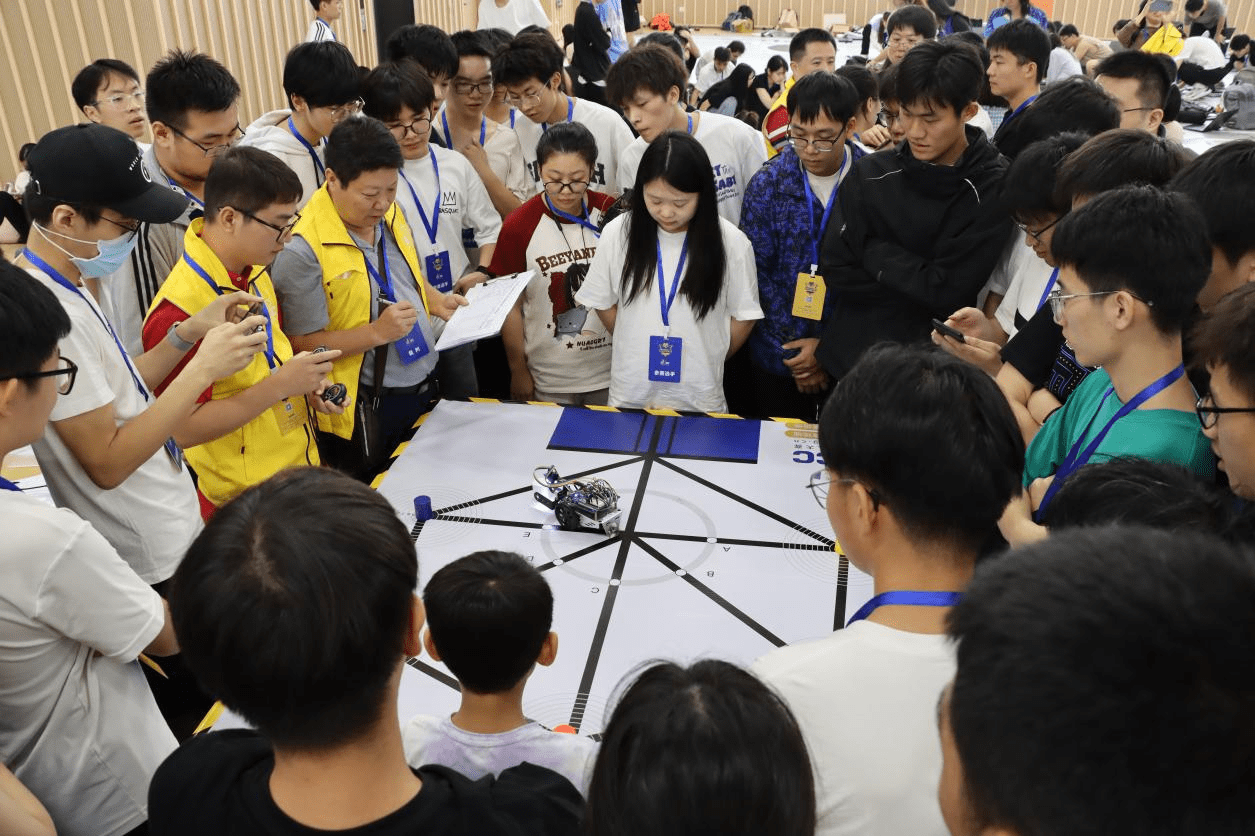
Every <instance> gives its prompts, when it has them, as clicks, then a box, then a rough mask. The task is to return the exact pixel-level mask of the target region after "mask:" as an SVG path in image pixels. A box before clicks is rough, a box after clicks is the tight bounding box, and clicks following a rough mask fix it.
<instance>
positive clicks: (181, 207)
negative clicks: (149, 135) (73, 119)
mask: <svg viewBox="0 0 1255 836" xmlns="http://www.w3.org/2000/svg"><path fill="white" fill-rule="evenodd" d="M26 166H27V168H28V169H30V174H31V185H32V186H33V187H34V188H35V190H36V191H37V192H38V193H39V194H40V195H43V196H45V197H50V198H52V199H53V200H56V201H59V202H63V203H72V204H82V205H87V206H97V207H105V208H108V209H112V210H114V211H115V212H118V213H120V214H122V215H125V216H126V217H128V218H134V219H135V220H137V221H145V222H147V223H156V224H164V223H170V222H171V221H173V220H175V219H176V218H178V217H179V216H180V215H182V214H183V212H184V211H185V210H186V209H187V205H188V199H187V198H186V197H184V196H183V195H182V194H181V193H179V192H176V191H174V190H172V189H170V188H169V187H167V186H160V185H157V184H156V183H154V182H152V180H150V179H149V177H148V171H147V170H146V169H145V168H144V158H143V154H142V153H141V152H140V149H139V146H138V145H136V144H135V140H133V139H131V138H130V137H129V136H127V135H126V134H124V133H122V132H121V131H119V130H116V129H114V128H109V127H106V126H104V125H97V124H95V123H91V124H86V125H71V126H70V127H68V128H57V129H56V130H55V131H51V132H49V133H46V134H44V136H43V138H42V139H40V140H39V142H38V143H37V144H36V145H35V147H34V148H33V149H31V152H30V155H29V156H28V157H27V158H26Z"/></svg>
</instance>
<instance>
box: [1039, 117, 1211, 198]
mask: <svg viewBox="0 0 1255 836" xmlns="http://www.w3.org/2000/svg"><path fill="white" fill-rule="evenodd" d="M1188 159H1189V157H1188V154H1187V153H1186V151H1185V149H1184V148H1182V147H1181V146H1180V145H1177V144H1176V143H1175V142H1172V141H1171V140H1168V139H1162V138H1160V137H1157V136H1151V135H1150V134H1148V133H1146V132H1144V131H1135V130H1129V129H1125V128H1121V129H1119V130H1114V131H1106V132H1104V133H1101V134H1099V135H1098V136H1095V137H1094V138H1092V139H1090V140H1088V141H1087V142H1086V143H1085V144H1084V145H1082V146H1081V147H1080V148H1078V149H1077V150H1076V151H1074V152H1073V153H1071V154H1069V155H1068V158H1067V159H1066V160H1064V161H1063V165H1061V166H1060V167H1059V175H1058V178H1057V180H1056V182H1055V190H1056V191H1057V192H1058V200H1059V202H1060V203H1061V204H1067V205H1069V206H1072V207H1073V208H1075V207H1077V206H1079V205H1080V204H1082V203H1084V202H1086V201H1088V200H1089V199H1090V198H1092V197H1094V196H1096V195H1099V194H1102V193H1103V192H1106V191H1110V190H1112V189H1116V188H1119V187H1120V186H1128V185H1133V184H1135V183H1137V184H1142V185H1147V186H1159V187H1161V188H1165V187H1167V185H1168V182H1169V181H1171V180H1172V178H1173V177H1175V176H1176V175H1177V173H1178V172H1180V171H1181V169H1182V168H1183V167H1184V166H1185V164H1186V162H1187V161H1188Z"/></svg>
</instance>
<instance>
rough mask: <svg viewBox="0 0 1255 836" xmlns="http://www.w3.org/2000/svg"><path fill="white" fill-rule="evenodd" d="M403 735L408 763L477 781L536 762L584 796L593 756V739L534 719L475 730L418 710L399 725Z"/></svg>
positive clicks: (590, 775)
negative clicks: (496, 728) (495, 731)
mask: <svg viewBox="0 0 1255 836" xmlns="http://www.w3.org/2000/svg"><path fill="white" fill-rule="evenodd" d="M401 739H402V744H403V745H404V747H405V759H406V761H408V762H409V764H410V766H412V767H416V768H417V767H420V766H423V765H425V764H437V765H439V766H447V767H449V768H450V769H452V770H454V771H455V772H460V773H462V774H463V775H465V776H466V777H467V778H470V779H471V780H472V781H477V780H479V779H480V778H483V777H484V776H485V775H492V776H494V777H495V776H497V775H500V774H501V772H502V771H503V770H506V769H509V768H510V767H512V766H518V765H519V764H521V763H534V764H536V765H537V766H543V767H545V768H546V769H552V770H553V771H554V772H556V773H558V774H559V775H561V776H562V777H563V778H566V779H567V780H568V781H570V782H571V783H572V784H574V785H575V787H576V789H578V790H579V791H580V794H581V795H584V796H587V795H588V783H589V781H591V780H592V777H593V762H594V761H596V759H597V743H596V742H595V741H592V740H589V739H588V738H587V737H581V736H580V735H577V734H561V733H559V732H554V731H550V730H549V729H547V728H545V727H544V726H542V725H540V724H539V723H536V722H529V723H528V724H527V725H524V726H519V727H518V728H517V729H512V730H510V731H508V732H501V733H500V734H477V733H476V732H469V731H466V730H465V729H460V728H458V727H457V726H455V725H454V724H453V720H452V719H450V718H449V717H431V716H428V715H426V714H419V715H418V716H416V717H413V718H411V719H410V721H409V722H408V723H406V724H405V726H404V727H402V729H401Z"/></svg>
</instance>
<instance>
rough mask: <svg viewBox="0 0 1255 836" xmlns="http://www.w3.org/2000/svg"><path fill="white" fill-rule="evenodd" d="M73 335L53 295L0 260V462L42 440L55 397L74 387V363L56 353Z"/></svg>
mask: <svg viewBox="0 0 1255 836" xmlns="http://www.w3.org/2000/svg"><path fill="white" fill-rule="evenodd" d="M69 333H70V317H69V316H68V315H67V314H66V312H65V309H64V308H62V307H61V303H60V302H58V301H57V297H56V296H54V295H53V294H52V291H51V290H49V289H48V288H46V287H44V286H43V285H42V284H40V283H39V282H38V281H37V280H36V279H35V278H33V277H32V276H31V275H30V274H28V273H27V272H26V271H25V270H21V269H18V268H17V267H14V266H13V265H12V264H10V263H9V262H7V261H5V260H3V259H0V457H2V456H3V455H4V454H5V453H7V452H9V451H10V450H16V449H17V448H18V447H23V446H25V445H27V444H30V443H31V442H33V441H36V440H38V439H39V438H40V436H42V435H43V434H44V428H45V427H46V426H47V424H48V416H49V415H51V414H52V408H53V406H55V405H56V402H57V395H58V394H60V393H64V392H68V391H69V390H70V387H71V386H72V385H73V383H74V373H73V371H70V369H71V366H70V364H69V362H68V361H70V360H72V358H63V357H62V356H61V355H60V352H58V351H57V343H58V342H60V341H61V340H62V339H64V338H65V337H66V336H67V335H69ZM58 369H65V370H66V371H65V372H58Z"/></svg>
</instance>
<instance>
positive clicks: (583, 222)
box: [544, 195, 687, 264]
mask: <svg viewBox="0 0 1255 836" xmlns="http://www.w3.org/2000/svg"><path fill="white" fill-rule="evenodd" d="M544 197H545V206H547V207H548V208H549V211H550V212H552V213H553V214H554V215H556V216H558V217H559V218H562V220H564V221H570V222H571V223H573V224H579V225H580V226H582V227H584V228H585V229H591V230H592V231H593V235H594V236H595V237H597V238H600V237H601V230H600V229H598V228H597V225H596V224H594V223H593V222H591V221H590V220H589V219H588V208H587V207H585V209H584V215H583V217H576V216H575V215H569V214H567V213H566V212H563V211H562V210H561V209H559V208H558V207H556V206H554V205H553V201H551V200H550V199H549V195H545V196H544ZM686 243H687V242H686ZM661 252H662V249H661V245H659V253H661ZM661 261H662V260H661V258H659V264H661Z"/></svg>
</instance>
